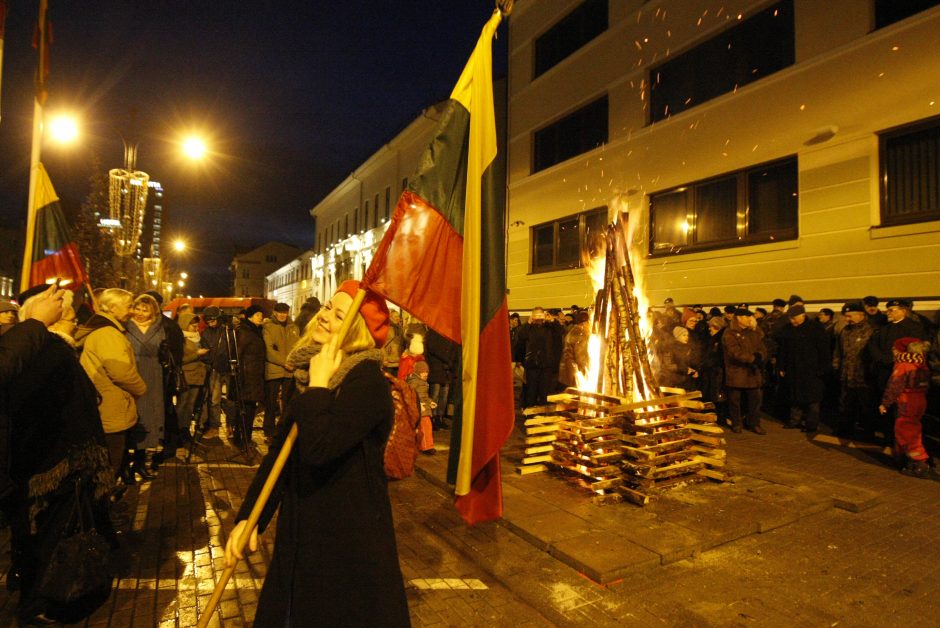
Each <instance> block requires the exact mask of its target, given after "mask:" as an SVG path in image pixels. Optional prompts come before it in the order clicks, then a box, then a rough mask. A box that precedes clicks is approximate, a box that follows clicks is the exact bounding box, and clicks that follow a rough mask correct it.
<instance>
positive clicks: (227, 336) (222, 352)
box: [201, 306, 236, 438]
mask: <svg viewBox="0 0 940 628" xmlns="http://www.w3.org/2000/svg"><path fill="white" fill-rule="evenodd" d="M202 314H203V317H204V318H205V319H206V328H205V329H203V330H202V334H201V336H202V346H203V347H204V348H205V349H208V350H209V353H208V354H207V356H206V358H207V363H208V365H209V368H210V372H209V381H208V384H207V385H208V388H207V389H206V405H207V406H208V407H209V414H208V418H207V419H206V430H205V433H204V435H203V437H204V438H215V436H216V435H218V433H219V428H220V427H221V426H222V384H223V383H224V382H229V383H228V389H229V390H230V391H231V390H232V389H233V386H232V384H231V382H230V381H229V380H230V378H231V373H232V367H231V364H232V360H233V359H234V358H235V357H236V352H235V344H236V343H235V332H234V330H233V329H232V328H231V327H230V326H229V325H226V324H225V323H224V322H223V321H222V311H221V310H220V309H219V308H217V307H215V306H210V307H207V308H206V309H205V310H203V312H202Z"/></svg>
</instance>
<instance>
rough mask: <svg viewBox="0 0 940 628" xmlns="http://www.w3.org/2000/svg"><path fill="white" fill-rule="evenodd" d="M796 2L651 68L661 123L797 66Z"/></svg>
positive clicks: (653, 102) (654, 111)
mask: <svg viewBox="0 0 940 628" xmlns="http://www.w3.org/2000/svg"><path fill="white" fill-rule="evenodd" d="M794 48H795V45H794V27H793V0H784V1H783V2H777V3H776V4H774V5H771V6H770V7H768V8H767V9H765V10H763V11H761V12H760V13H757V14H755V15H754V16H752V17H750V18H748V19H747V20H746V21H744V22H743V23H741V24H738V25H737V26H734V27H732V28H729V29H728V30H726V31H724V32H722V33H720V34H719V35H717V36H715V37H713V38H711V39H709V40H708V41H706V42H704V43H701V44H699V45H698V46H696V47H695V48H693V49H691V50H689V51H687V52H685V53H683V54H681V55H679V56H678V57H675V58H673V59H671V60H670V61H667V62H666V63H663V64H662V65H660V66H659V67H657V68H654V69H652V70H651V71H650V122H651V123H652V122H658V121H660V120H664V119H666V118H668V117H669V116H671V115H673V114H676V113H679V112H680V111H685V110H686V109H689V108H691V107H695V106H696V105H700V104H702V103H703V102H706V101H708V100H711V99H712V98H715V97H717V96H721V95H722V94H726V93H728V92H731V91H734V90H736V89H737V88H739V87H742V86H744V85H747V84H748V83H753V82H754V81H756V80H758V79H761V78H763V77H765V76H768V75H770V74H773V73H774V72H777V71H778V70H782V69H783V68H786V67H788V66H791V65H793V63H794V58H795V53H794Z"/></svg>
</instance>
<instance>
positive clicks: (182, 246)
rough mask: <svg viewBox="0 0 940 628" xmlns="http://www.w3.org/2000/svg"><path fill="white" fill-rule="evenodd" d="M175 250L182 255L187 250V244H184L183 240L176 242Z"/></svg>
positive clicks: (174, 244) (174, 243)
mask: <svg viewBox="0 0 940 628" xmlns="http://www.w3.org/2000/svg"><path fill="white" fill-rule="evenodd" d="M173 248H174V249H176V250H177V251H178V252H180V253H182V252H183V251H185V250H186V242H184V241H183V240H176V241H174V242H173Z"/></svg>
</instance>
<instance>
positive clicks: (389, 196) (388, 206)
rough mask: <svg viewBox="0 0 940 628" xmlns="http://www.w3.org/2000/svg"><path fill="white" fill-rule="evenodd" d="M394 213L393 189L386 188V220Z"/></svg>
mask: <svg viewBox="0 0 940 628" xmlns="http://www.w3.org/2000/svg"><path fill="white" fill-rule="evenodd" d="M391 211H392V188H391V187H387V188H385V220H388V219H389V217H390V216H391V213H390V212H391Z"/></svg>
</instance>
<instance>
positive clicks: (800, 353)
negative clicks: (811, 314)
mask: <svg viewBox="0 0 940 628" xmlns="http://www.w3.org/2000/svg"><path fill="white" fill-rule="evenodd" d="M777 341H778V343H779V345H780V346H779V349H778V351H777V368H778V370H781V371H783V372H784V373H786V376H785V379H786V382H787V390H788V391H789V393H790V403H791V404H804V403H820V402H821V401H822V398H823V393H824V392H825V382H824V380H823V377H824V376H825V375H826V374H827V373H828V372H829V370H830V369H831V368H832V354H831V353H830V352H829V337H828V335H827V334H826V330H825V329H824V328H823V326H822V325H821V324H819V323H818V322H816V321H814V320H806V321H804V322H803V324H802V325H799V326H798V327H793V326H792V325H788V326H787V327H785V328H784V329H783V330H781V331H780V333H779V334H778V335H777Z"/></svg>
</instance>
